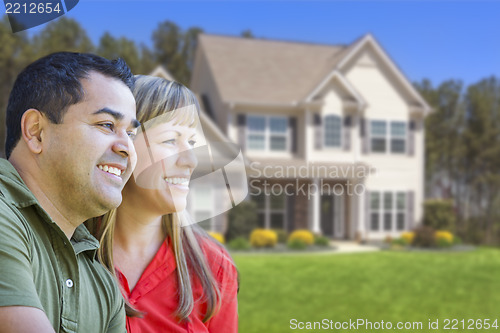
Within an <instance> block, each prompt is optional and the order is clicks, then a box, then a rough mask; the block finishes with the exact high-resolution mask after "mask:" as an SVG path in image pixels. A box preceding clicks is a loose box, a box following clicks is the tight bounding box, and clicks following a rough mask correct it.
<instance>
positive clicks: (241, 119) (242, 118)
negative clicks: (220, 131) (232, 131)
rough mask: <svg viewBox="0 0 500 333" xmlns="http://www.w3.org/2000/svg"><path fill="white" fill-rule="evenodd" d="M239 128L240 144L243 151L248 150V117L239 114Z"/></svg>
mask: <svg viewBox="0 0 500 333" xmlns="http://www.w3.org/2000/svg"><path fill="white" fill-rule="evenodd" d="M236 121H237V127H238V144H239V145H240V147H241V149H242V150H243V151H245V150H246V139H247V135H246V134H247V132H246V123H247V118H246V115H244V114H239V115H238V117H237V119H236Z"/></svg>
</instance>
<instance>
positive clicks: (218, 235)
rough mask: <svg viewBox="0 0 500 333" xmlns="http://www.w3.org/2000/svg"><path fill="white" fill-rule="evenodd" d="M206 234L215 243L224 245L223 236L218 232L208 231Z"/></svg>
mask: <svg viewBox="0 0 500 333" xmlns="http://www.w3.org/2000/svg"><path fill="white" fill-rule="evenodd" d="M208 234H209V235H210V236H212V237H213V238H214V239H215V240H216V241H218V242H219V243H221V244H224V241H225V240H224V235H223V234H221V233H218V232H214V231H208Z"/></svg>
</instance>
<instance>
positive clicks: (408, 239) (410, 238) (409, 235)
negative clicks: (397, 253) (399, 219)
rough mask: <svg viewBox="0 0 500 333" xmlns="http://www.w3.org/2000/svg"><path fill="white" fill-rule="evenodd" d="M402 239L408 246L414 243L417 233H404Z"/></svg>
mask: <svg viewBox="0 0 500 333" xmlns="http://www.w3.org/2000/svg"><path fill="white" fill-rule="evenodd" d="M401 238H402V239H404V240H405V241H406V244H411V243H413V239H415V233H414V232H413V231H406V232H403V233H402V234H401Z"/></svg>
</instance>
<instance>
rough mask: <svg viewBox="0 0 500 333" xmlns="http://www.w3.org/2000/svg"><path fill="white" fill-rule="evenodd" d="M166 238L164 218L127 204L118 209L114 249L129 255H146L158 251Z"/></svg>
mask: <svg viewBox="0 0 500 333" xmlns="http://www.w3.org/2000/svg"><path fill="white" fill-rule="evenodd" d="M165 237H166V235H165V233H164V229H163V226H162V216H157V215H151V214H148V212H147V210H141V209H137V206H135V205H127V204H126V203H125V204H122V205H121V206H120V207H119V208H118V209H117V211H116V223H115V231H114V237H113V247H118V248H119V249H120V250H122V251H124V252H127V253H135V254H145V253H150V252H151V249H152V248H153V249H156V250H157V249H158V248H159V247H160V245H161V243H163V241H164V240H165ZM155 252H156V251H155Z"/></svg>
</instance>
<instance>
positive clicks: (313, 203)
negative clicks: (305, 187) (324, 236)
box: [309, 178, 321, 234]
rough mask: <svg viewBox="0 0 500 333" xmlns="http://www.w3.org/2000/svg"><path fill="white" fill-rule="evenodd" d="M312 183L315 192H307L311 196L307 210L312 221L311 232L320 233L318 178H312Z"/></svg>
mask: <svg viewBox="0 0 500 333" xmlns="http://www.w3.org/2000/svg"><path fill="white" fill-rule="evenodd" d="M312 184H314V186H311V188H315V189H316V192H315V193H309V195H310V196H311V199H312V200H309V208H310V209H309V211H310V212H311V215H312V216H311V221H312V232H313V233H317V234H319V233H321V226H320V210H319V209H320V207H319V206H320V188H319V179H318V178H314V179H313V180H312Z"/></svg>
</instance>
